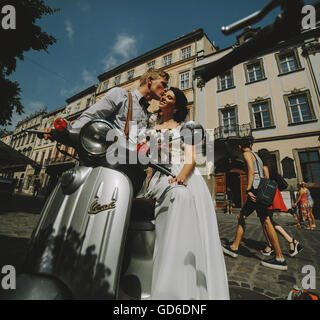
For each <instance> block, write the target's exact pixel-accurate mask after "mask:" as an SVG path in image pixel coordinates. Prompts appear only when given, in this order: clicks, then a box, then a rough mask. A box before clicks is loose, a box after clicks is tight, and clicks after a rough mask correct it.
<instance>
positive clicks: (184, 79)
mask: <svg viewBox="0 0 320 320" xmlns="http://www.w3.org/2000/svg"><path fill="white" fill-rule="evenodd" d="M189 88H190V71H186V72H183V73H180V89H181V90H186V89H189Z"/></svg>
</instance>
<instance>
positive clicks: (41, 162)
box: [40, 151, 46, 164]
mask: <svg viewBox="0 0 320 320" xmlns="http://www.w3.org/2000/svg"><path fill="white" fill-rule="evenodd" d="M45 154H46V152H45V151H43V152H42V156H41V160H40V164H43V160H44V156H45Z"/></svg>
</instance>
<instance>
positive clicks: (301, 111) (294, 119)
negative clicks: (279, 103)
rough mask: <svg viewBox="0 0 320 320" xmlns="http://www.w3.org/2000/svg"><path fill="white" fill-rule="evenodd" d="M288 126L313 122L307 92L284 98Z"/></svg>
mask: <svg viewBox="0 0 320 320" xmlns="http://www.w3.org/2000/svg"><path fill="white" fill-rule="evenodd" d="M284 100H285V104H286V107H287V113H288V118H289V124H297V123H303V122H307V121H311V120H315V115H314V112H313V107H312V102H311V96H310V93H309V91H306V92H304V93H300V94H291V95H286V96H284Z"/></svg>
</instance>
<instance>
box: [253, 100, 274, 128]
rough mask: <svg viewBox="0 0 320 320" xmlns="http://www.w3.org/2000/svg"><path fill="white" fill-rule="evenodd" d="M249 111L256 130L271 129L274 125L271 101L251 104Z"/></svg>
mask: <svg viewBox="0 0 320 320" xmlns="http://www.w3.org/2000/svg"><path fill="white" fill-rule="evenodd" d="M249 109H250V115H251V124H252V127H253V128H254V129H262V128H269V127H272V126H273V125H274V124H273V117H272V109H271V100H270V99H269V100H265V101H259V102H253V103H250V104H249Z"/></svg>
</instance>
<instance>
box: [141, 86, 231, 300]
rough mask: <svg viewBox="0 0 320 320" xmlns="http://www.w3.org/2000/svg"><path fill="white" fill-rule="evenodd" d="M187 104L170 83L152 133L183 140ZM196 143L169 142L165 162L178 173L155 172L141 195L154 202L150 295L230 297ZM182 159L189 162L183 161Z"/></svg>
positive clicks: (212, 209)
mask: <svg viewBox="0 0 320 320" xmlns="http://www.w3.org/2000/svg"><path fill="white" fill-rule="evenodd" d="M186 106H187V99H186V97H185V95H184V94H183V92H182V91H180V90H179V89H177V88H170V89H169V90H168V91H167V93H166V94H165V95H164V96H163V97H162V98H161V100H160V104H159V108H160V111H161V120H162V121H161V124H155V125H154V127H153V128H151V130H150V131H149V133H148V134H149V135H152V136H154V138H155V139H157V141H161V139H163V137H164V135H165V134H168V133H169V134H170V135H171V137H172V141H173V140H175V141H176V140H179V141H181V139H179V135H180V129H181V125H182V122H183V121H184V120H185V118H186V116H187V113H188V109H187V107H186ZM177 137H178V139H176V138H177ZM194 148H195V147H194V146H190V145H187V144H183V143H182V142H178V144H177V143H170V157H171V162H170V164H168V165H167V167H169V168H170V169H171V172H172V173H173V174H174V175H176V177H175V178H168V177H167V176H166V175H164V174H161V173H160V172H159V171H156V172H155V173H154V174H153V175H152V173H151V175H149V176H148V177H147V178H146V180H145V189H144V191H142V194H140V196H143V197H146V198H152V199H154V200H155V201H156V209H155V217H156V218H155V228H156V243H155V250H154V267H153V276H152V289H151V299H156V300H158V299H161V300H169V299H170V300H187V299H188V300H189V299H197V300H199V299H214V300H218V299H219V300H226V299H229V288H228V280H227V273H226V266H225V261H224V256H223V253H222V250H221V244H220V238H219V232H218V225H217V219H216V214H215V209H214V206H213V202H212V199H211V195H210V193H209V190H208V188H207V185H206V183H205V181H204V179H203V178H202V176H201V175H200V172H199V171H198V169H197V168H195V150H194ZM177 159H178V160H179V161H177ZM180 159H185V161H184V162H182V163H181V161H180ZM150 176H151V177H150Z"/></svg>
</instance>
